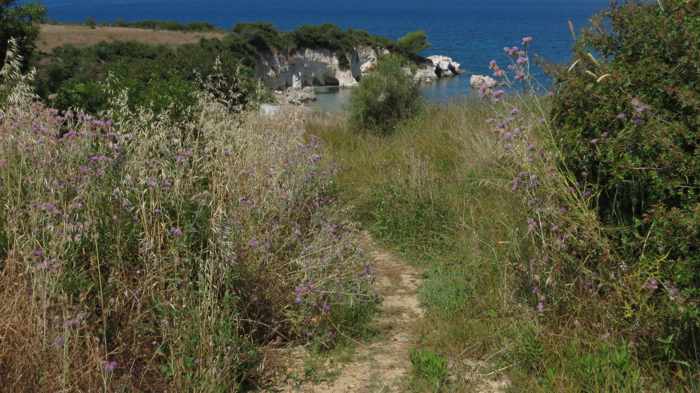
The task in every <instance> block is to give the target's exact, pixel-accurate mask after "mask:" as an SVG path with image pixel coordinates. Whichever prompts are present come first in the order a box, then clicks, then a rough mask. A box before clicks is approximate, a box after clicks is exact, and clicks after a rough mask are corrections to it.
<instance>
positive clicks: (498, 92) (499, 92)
mask: <svg viewBox="0 0 700 393" xmlns="http://www.w3.org/2000/svg"><path fill="white" fill-rule="evenodd" d="M505 94H506V92H505V90H496V91H494V92H493V97H494V98H495V99H497V100H498V99H500V98H501V97H503V96H504V95H505Z"/></svg>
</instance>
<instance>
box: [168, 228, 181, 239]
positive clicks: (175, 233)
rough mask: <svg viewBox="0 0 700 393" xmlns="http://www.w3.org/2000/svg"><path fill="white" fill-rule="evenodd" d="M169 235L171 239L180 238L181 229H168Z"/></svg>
mask: <svg viewBox="0 0 700 393" xmlns="http://www.w3.org/2000/svg"><path fill="white" fill-rule="evenodd" d="M169 233H170V236H172V237H181V236H182V235H183V232H182V229H180V228H178V227H172V228H170V231H169Z"/></svg>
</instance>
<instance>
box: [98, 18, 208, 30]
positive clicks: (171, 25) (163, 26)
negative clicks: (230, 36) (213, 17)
mask: <svg viewBox="0 0 700 393" xmlns="http://www.w3.org/2000/svg"><path fill="white" fill-rule="evenodd" d="M102 25H103V26H117V27H135V28H139V29H152V30H170V31H185V32H209V31H218V30H219V28H217V27H216V26H214V25H212V24H211V23H208V22H190V23H179V22H175V21H163V20H142V21H136V22H126V21H124V20H117V21H116V22H114V23H113V24H109V23H106V24H102Z"/></svg>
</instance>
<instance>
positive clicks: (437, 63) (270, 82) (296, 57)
mask: <svg viewBox="0 0 700 393" xmlns="http://www.w3.org/2000/svg"><path fill="white" fill-rule="evenodd" d="M388 53H389V51H388V50H386V49H381V50H377V49H374V48H372V47H360V48H356V49H355V50H353V51H352V52H351V53H345V54H344V53H337V52H333V51H330V50H327V49H303V50H298V51H295V52H291V53H268V54H264V55H262V56H261V57H260V58H259V59H258V62H257V64H256V67H255V69H256V74H257V75H258V77H259V78H260V79H261V80H262V81H263V82H264V83H265V84H266V85H267V86H268V87H270V88H272V89H276V90H286V89H287V88H290V87H291V88H293V89H297V90H298V89H301V88H303V87H305V86H320V85H323V86H339V87H354V86H357V84H358V82H359V81H360V79H362V76H363V75H366V74H367V73H369V72H371V71H372V70H373V69H374V68H375V67H376V65H377V62H378V61H379V58H380V57H381V56H383V55H385V54H388ZM341 59H342V60H341ZM341 64H342V65H341ZM461 72H462V71H461V69H460V65H459V63H457V62H455V61H453V60H452V59H451V58H449V57H447V56H430V57H428V58H427V59H426V60H425V61H424V62H423V63H422V64H419V65H418V69H417V72H416V74H415V78H416V80H417V81H419V82H422V83H431V82H434V81H435V80H436V79H438V78H443V77H451V76H455V75H457V74H460V73H461Z"/></svg>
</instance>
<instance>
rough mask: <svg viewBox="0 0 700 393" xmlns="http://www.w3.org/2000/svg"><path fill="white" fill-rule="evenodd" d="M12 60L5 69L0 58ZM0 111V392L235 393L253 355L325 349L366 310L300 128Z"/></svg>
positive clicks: (347, 241) (124, 111) (362, 287)
mask: <svg viewBox="0 0 700 393" xmlns="http://www.w3.org/2000/svg"><path fill="white" fill-rule="evenodd" d="M11 57H12V56H11ZM27 79H31V78H28V77H27V76H26V75H22V74H21V73H20V72H19V68H18V66H17V64H15V63H12V62H11V63H10V64H8V65H6V66H5V68H4V71H3V89H2V92H3V94H2V97H4V98H5V99H4V101H3V105H2V110H1V112H0V135H1V137H0V159H1V160H2V161H0V203H1V206H2V208H1V209H0V256H1V257H2V259H1V260H0V297H2V299H4V301H3V302H2V303H1V304H0V315H2V318H0V380H2V383H1V384H0V391H6V392H21V391H25V392H42V391H47V392H48V391H51V392H55V391H66V392H68V391H105V392H109V391H159V392H160V391H167V390H170V391H197V392H224V391H226V392H228V391H235V390H245V389H248V388H251V387H255V386H257V385H258V384H260V383H262V382H264V381H263V380H262V377H263V374H264V371H265V370H264V362H263V358H262V356H263V355H262V351H260V348H261V347H262V346H266V345H273V344H280V343H285V342H300V343H305V342H315V343H317V344H320V345H324V346H332V345H333V343H334V342H335V341H336V340H337V339H338V337H339V336H341V335H352V334H354V333H355V332H356V331H357V330H358V329H361V327H362V325H363V323H364V322H365V320H366V319H367V318H368V316H369V315H370V314H371V310H372V308H373V304H374V296H373V294H372V291H371V281H372V277H371V269H369V267H368V263H369V261H368V260H367V258H365V257H364V256H363V254H362V252H361V250H360V248H359V246H358V241H357V231H356V230H355V228H354V226H353V225H352V224H351V223H349V222H347V221H346V220H345V219H344V218H343V217H344V215H343V213H342V209H341V207H340V206H339V205H338V203H337V202H336V200H335V196H334V186H333V177H332V175H333V174H332V172H330V171H329V170H327V169H324V168H325V165H323V161H324V158H323V157H322V151H321V149H320V145H319V143H318V141H315V140H311V141H306V140H305V139H304V135H303V130H302V127H301V122H300V118H299V117H298V116H297V115H296V114H294V113H292V114H289V115H288V116H286V117H283V118H275V119H260V118H257V117H256V116H254V115H234V114H232V113H231V112H230V111H228V110H227V107H226V103H223V102H221V101H220V100H219V101H217V100H216V99H214V97H213V96H210V95H208V94H206V93H201V94H200V96H199V100H198V104H197V105H196V106H195V107H193V108H191V111H192V117H191V118H192V119H193V120H191V121H187V122H174V121H173V120H171V118H170V117H168V116H167V114H164V115H160V116H156V115H154V114H153V113H152V112H150V111H148V110H147V109H137V110H130V109H129V108H128V106H127V105H126V98H125V97H126V94H125V93H123V92H122V94H117V95H115V96H116V97H117V98H116V99H115V100H114V102H112V103H111V106H110V107H111V109H110V110H109V111H107V112H106V113H104V114H103V116H102V118H95V117H92V116H89V115H86V114H83V113H80V112H78V111H73V112H67V113H58V112H57V111H55V110H52V109H51V108H48V107H46V106H44V105H43V104H41V103H39V102H38V101H37V100H36V98H35V97H34V95H33V92H32V91H31V88H29V87H28V86H29V85H28V84H27V82H29V81H28V80H27Z"/></svg>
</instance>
